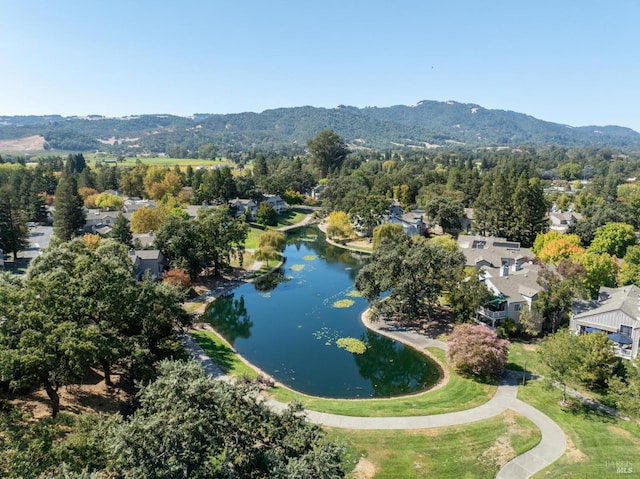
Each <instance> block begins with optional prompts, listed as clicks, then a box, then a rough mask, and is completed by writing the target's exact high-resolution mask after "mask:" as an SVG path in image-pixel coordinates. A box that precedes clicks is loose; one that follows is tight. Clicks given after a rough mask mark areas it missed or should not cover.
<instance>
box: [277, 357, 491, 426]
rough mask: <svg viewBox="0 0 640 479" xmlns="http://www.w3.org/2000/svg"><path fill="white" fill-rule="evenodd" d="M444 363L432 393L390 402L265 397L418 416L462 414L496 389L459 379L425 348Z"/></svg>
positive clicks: (333, 409)
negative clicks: (445, 377)
mask: <svg viewBox="0 0 640 479" xmlns="http://www.w3.org/2000/svg"><path fill="white" fill-rule="evenodd" d="M428 350H429V352H430V353H432V354H433V355H434V356H436V357H437V358H438V359H439V360H440V362H441V363H443V364H445V367H446V368H447V371H448V373H449V381H448V382H447V384H446V385H444V386H443V387H441V388H438V389H435V390H433V391H427V392H424V393H421V394H415V395H412V396H404V397H399V398H392V399H366V400H362V399H351V400H349V399H344V400H337V399H326V398H318V397H312V396H306V395H304V394H300V393H297V392H295V391H292V390H290V389H287V388H284V387H279V386H278V387H275V388H271V389H269V391H268V392H269V394H270V395H271V396H273V397H274V399H277V400H278V401H282V402H291V401H293V400H298V401H300V402H301V403H302V405H303V406H304V407H305V409H311V410H313V411H318V412H326V413H332V414H341V415H346V416H373V417H383V416H422V415H430V414H443V413H446V412H455V411H462V410H464V409H470V408H473V407H476V406H479V405H481V404H483V403H485V402H487V401H488V400H489V399H490V398H491V397H492V396H493V394H494V393H495V391H496V386H494V385H490V384H482V383H478V382H476V381H473V380H471V379H466V378H463V377H461V376H459V375H457V374H456V373H454V372H453V371H452V370H451V368H449V366H448V365H446V361H445V357H444V356H445V354H444V351H442V350H440V349H437V348H428Z"/></svg>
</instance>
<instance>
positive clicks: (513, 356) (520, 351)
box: [507, 341, 541, 374]
mask: <svg viewBox="0 0 640 479" xmlns="http://www.w3.org/2000/svg"><path fill="white" fill-rule="evenodd" d="M537 350H538V344H537V343H536V342H515V341H512V342H511V345H510V346H509V356H508V358H507V369H512V370H514V371H523V370H524V366H525V361H526V364H527V372H531V373H534V374H541V366H540V359H539V357H538V353H537Z"/></svg>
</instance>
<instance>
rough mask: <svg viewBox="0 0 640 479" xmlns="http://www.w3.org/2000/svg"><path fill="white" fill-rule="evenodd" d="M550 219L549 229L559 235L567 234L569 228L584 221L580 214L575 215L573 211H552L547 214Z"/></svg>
mask: <svg viewBox="0 0 640 479" xmlns="http://www.w3.org/2000/svg"><path fill="white" fill-rule="evenodd" d="M547 216H548V218H549V229H550V230H553V231H557V232H558V233H566V232H567V231H568V230H569V228H571V227H572V226H573V225H575V224H576V223H577V222H578V221H579V220H581V219H582V215H581V214H580V213H574V212H573V211H565V212H564V213H563V212H562V211H551V212H550V213H548V214H547Z"/></svg>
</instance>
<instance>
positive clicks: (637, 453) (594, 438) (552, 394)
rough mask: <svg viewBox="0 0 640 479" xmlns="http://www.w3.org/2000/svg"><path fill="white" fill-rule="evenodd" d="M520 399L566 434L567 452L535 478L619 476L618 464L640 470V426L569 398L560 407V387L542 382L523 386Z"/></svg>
mask: <svg viewBox="0 0 640 479" xmlns="http://www.w3.org/2000/svg"><path fill="white" fill-rule="evenodd" d="M518 398H519V399H521V400H522V401H524V402H526V403H528V404H530V405H532V406H534V407H535V408H537V409H539V410H540V411H542V412H543V413H545V414H546V415H547V416H549V417H550V418H551V419H553V420H554V421H555V422H556V423H557V424H558V425H559V426H560V428H561V429H562V430H563V431H564V432H565V434H566V435H567V443H568V447H567V451H566V452H565V454H564V456H562V457H561V458H560V459H559V460H557V461H556V462H555V463H553V464H552V465H550V466H549V467H547V468H545V469H543V470H542V471H540V472H539V473H538V474H536V475H535V476H534V477H536V478H543V477H575V478H583V477H599V478H600V477H601V478H606V477H619V476H618V475H617V468H618V467H622V468H625V467H630V468H631V469H632V470H633V473H632V474H631V475H629V476H627V477H632V476H633V474H636V475H637V474H638V473H640V426H639V425H638V424H637V423H633V422H630V421H624V420H622V419H618V418H615V417H612V416H609V415H607V414H604V413H602V412H599V411H597V410H595V409H592V408H590V407H588V406H586V405H584V404H582V403H580V402H579V401H577V400H575V399H572V398H568V400H567V406H561V405H560V400H561V398H562V394H561V392H560V390H559V389H557V388H553V389H547V388H545V387H544V385H543V382H542V381H530V382H528V383H527V385H526V386H524V387H522V386H520V388H519V390H518Z"/></svg>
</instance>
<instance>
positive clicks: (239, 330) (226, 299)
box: [205, 293, 253, 344]
mask: <svg viewBox="0 0 640 479" xmlns="http://www.w3.org/2000/svg"><path fill="white" fill-rule="evenodd" d="M213 304H214V307H210V308H209V309H208V310H207V312H206V315H205V321H207V322H208V323H210V324H211V325H212V326H213V327H214V328H215V329H216V330H217V331H218V332H219V333H220V334H222V336H224V337H225V339H226V340H227V341H229V342H230V343H231V344H233V343H234V342H235V341H236V339H238V338H245V339H246V338H249V337H250V336H251V327H252V326H253V323H252V322H251V318H250V317H249V312H248V311H247V308H246V306H245V304H244V296H240V298H239V299H235V297H234V294H233V293H232V294H228V295H226V296H222V297H220V298H218V299H216V300H215V302H214V303H213Z"/></svg>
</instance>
